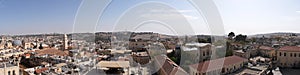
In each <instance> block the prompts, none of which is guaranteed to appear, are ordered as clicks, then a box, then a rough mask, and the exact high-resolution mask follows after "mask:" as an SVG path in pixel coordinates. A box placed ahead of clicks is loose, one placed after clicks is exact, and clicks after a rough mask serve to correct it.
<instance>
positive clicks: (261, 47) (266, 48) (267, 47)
mask: <svg viewBox="0 0 300 75" xmlns="http://www.w3.org/2000/svg"><path fill="white" fill-rule="evenodd" d="M259 49H260V50H275V49H274V48H272V47H269V46H260V47H259Z"/></svg>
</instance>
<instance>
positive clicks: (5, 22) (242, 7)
mask: <svg viewBox="0 0 300 75" xmlns="http://www.w3.org/2000/svg"><path fill="white" fill-rule="evenodd" d="M157 1H159V0H157ZM81 2H82V1H80V0H71V1H61V0H52V1H38V0H32V1H14V0H1V1H0V10H1V11H2V10H3V12H0V16H1V18H0V24H1V28H0V34H1V35H9V34H12V35H15V34H39V33H41V34H42V33H72V32H73V31H72V28H73V25H74V21H76V20H75V18H76V13H77V12H78V10H79V7H80V4H82V3H81ZM142 2H143V1H122V0H114V1H112V3H111V4H110V5H109V6H108V7H107V9H106V10H105V11H104V12H103V14H102V15H104V16H102V20H100V21H99V22H101V23H99V24H98V25H97V27H96V32H103V31H112V30H113V27H114V26H113V25H114V23H115V20H116V19H118V17H119V16H120V14H121V13H122V12H124V11H126V10H127V9H128V8H129V7H132V6H134V5H136V4H139V3H142ZM159 2H162V3H167V4H169V6H173V7H175V8H176V11H177V12H180V15H184V17H185V18H186V19H187V20H188V21H189V23H190V24H191V27H192V28H193V30H194V31H195V34H209V33H210V31H209V28H208V26H207V25H206V24H205V23H204V22H203V21H202V20H203V19H202V17H201V14H199V13H197V12H196V10H195V8H194V7H192V6H191V5H190V4H189V3H188V2H187V1H173V0H167V1H159ZM214 2H215V4H216V6H217V7H218V9H219V13H220V15H221V17H222V20H223V24H224V29H225V34H227V33H229V32H235V33H238V34H246V35H253V34H263V33H273V32H294V33H300V30H298V29H299V27H297V25H298V24H300V22H298V21H299V20H300V13H299V11H300V5H298V3H300V2H299V1H296V0H288V1H280V0H275V1H274V0H272V1H271V0H266V1H260V0H251V1H250V0H246V1H239V0H214ZM120 6H122V7H120ZM159 15H164V14H159ZM91 16H92V15H91ZM168 17H172V16H168ZM181 26H182V27H184V26H185V25H181ZM141 30H143V29H141ZM148 31H154V32H162V33H170V31H163V29H157V28H155V27H154V28H149V30H148ZM83 32H94V31H89V30H83ZM192 34H193V33H192Z"/></svg>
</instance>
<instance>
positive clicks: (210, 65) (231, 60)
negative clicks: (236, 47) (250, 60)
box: [190, 56, 247, 73]
mask: <svg viewBox="0 0 300 75" xmlns="http://www.w3.org/2000/svg"><path fill="white" fill-rule="evenodd" d="M223 60H224V62H223V65H222V63H221V64H220V62H222V61H223ZM245 61H247V59H245V58H242V57H239V56H230V57H225V58H220V59H216V60H210V61H205V62H201V63H199V64H193V65H190V66H191V67H192V68H194V69H197V70H198V72H202V73H204V72H209V71H214V70H218V69H222V68H223V67H226V66H230V65H233V64H237V63H241V62H245ZM217 63H219V64H220V65H217Z"/></svg>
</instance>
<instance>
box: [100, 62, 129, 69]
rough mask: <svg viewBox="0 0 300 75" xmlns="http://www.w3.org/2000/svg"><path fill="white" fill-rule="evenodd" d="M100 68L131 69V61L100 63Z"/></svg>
mask: <svg viewBox="0 0 300 75" xmlns="http://www.w3.org/2000/svg"><path fill="white" fill-rule="evenodd" d="M97 67H100V68H124V67H129V61H100V62H99V63H98V64H97Z"/></svg>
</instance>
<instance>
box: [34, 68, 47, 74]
mask: <svg viewBox="0 0 300 75" xmlns="http://www.w3.org/2000/svg"><path fill="white" fill-rule="evenodd" d="M46 70H48V68H41V69H37V70H35V72H36V73H37V74H39V73H42V72H44V71H46Z"/></svg>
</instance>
